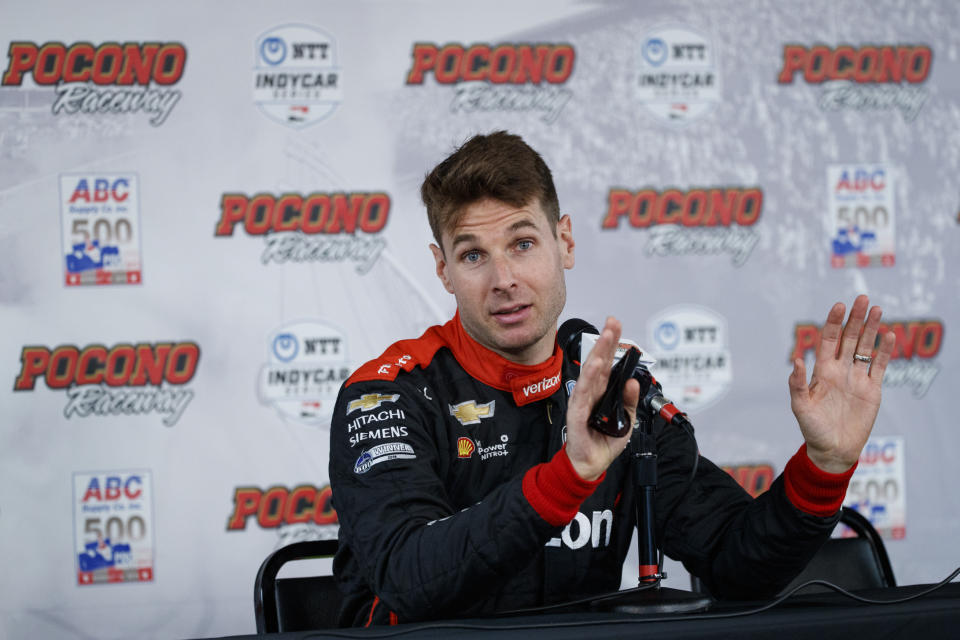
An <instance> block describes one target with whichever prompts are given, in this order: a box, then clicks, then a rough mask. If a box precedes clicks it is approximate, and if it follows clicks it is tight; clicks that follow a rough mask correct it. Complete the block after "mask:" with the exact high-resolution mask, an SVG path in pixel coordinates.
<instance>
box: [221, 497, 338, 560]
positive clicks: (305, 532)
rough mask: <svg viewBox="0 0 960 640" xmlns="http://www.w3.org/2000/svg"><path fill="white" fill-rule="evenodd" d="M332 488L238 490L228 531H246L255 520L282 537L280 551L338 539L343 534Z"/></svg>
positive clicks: (279, 537)
mask: <svg viewBox="0 0 960 640" xmlns="http://www.w3.org/2000/svg"><path fill="white" fill-rule="evenodd" d="M332 495H333V493H332V492H331V490H330V485H329V484H327V485H323V486H315V485H311V484H301V485H297V486H296V487H294V488H293V489H290V488H288V487H284V486H279V485H275V486H272V487H270V488H269V489H261V488H259V487H237V488H236V489H234V492H233V512H232V513H231V514H230V516H229V517H228V518H227V531H244V530H246V528H247V523H248V522H249V521H250V519H251V518H253V519H254V522H256V523H257V525H258V526H259V527H260V528H261V529H274V530H276V532H277V534H278V540H277V545H276V547H275V548H276V549H279V548H281V547H285V546H287V545H288V544H293V543H294V542H301V541H304V540H336V539H337V535H338V534H339V532H340V524H339V521H338V520H337V512H336V511H335V510H334V509H333V502H332V499H331V496H332Z"/></svg>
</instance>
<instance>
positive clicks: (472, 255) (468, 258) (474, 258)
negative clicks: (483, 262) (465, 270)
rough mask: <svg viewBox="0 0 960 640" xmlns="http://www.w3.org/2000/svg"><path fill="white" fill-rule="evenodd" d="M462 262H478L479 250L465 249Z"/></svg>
mask: <svg viewBox="0 0 960 640" xmlns="http://www.w3.org/2000/svg"><path fill="white" fill-rule="evenodd" d="M463 261H464V262H479V261H480V252H479V251H467V252H466V253H465V254H463Z"/></svg>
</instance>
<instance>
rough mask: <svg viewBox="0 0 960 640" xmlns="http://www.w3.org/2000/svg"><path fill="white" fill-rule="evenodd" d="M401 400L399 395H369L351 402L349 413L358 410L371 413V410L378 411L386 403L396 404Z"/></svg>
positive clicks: (348, 408)
mask: <svg viewBox="0 0 960 640" xmlns="http://www.w3.org/2000/svg"><path fill="white" fill-rule="evenodd" d="M399 398H400V394H399V393H395V394H393V395H384V394H381V393H367V394H364V395H362V396H360V397H359V398H357V399H356V400H351V401H350V404H348V405H347V413H348V414H350V413H353V412H354V411H356V410H357V409H360V411H370V409H376V408H377V407H379V406H380V405H381V404H383V403H384V402H396V401H397V400H398V399H399Z"/></svg>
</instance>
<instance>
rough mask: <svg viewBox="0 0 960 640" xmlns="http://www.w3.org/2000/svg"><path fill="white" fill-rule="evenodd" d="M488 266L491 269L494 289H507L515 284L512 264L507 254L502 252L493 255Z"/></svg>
mask: <svg viewBox="0 0 960 640" xmlns="http://www.w3.org/2000/svg"><path fill="white" fill-rule="evenodd" d="M490 266H491V269H492V278H493V290H494V291H509V290H510V289H512V288H513V287H516V286H517V281H516V278H515V277H514V274H513V265H512V264H511V263H510V258H509V257H508V256H506V255H503V254H499V255H496V256H493V257H492V259H491V260H490Z"/></svg>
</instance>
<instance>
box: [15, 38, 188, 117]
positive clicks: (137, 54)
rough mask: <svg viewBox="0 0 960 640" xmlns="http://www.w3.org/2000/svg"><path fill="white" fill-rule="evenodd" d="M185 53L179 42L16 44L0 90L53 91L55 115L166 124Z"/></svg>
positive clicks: (176, 94) (175, 100) (177, 94)
mask: <svg viewBox="0 0 960 640" xmlns="http://www.w3.org/2000/svg"><path fill="white" fill-rule="evenodd" d="M186 64H187V50H186V48H185V47H184V46H183V45H182V44H181V43H179V42H141V43H137V42H125V43H123V44H120V43H119V42H104V43H103V44H100V45H97V46H94V45H93V44H91V43H89V42H76V43H74V44H72V45H69V46H68V45H66V44H64V43H62V42H47V43H44V44H43V45H38V44H37V43H35V42H23V41H15V42H11V43H10V48H9V49H8V50H7V68H6V70H5V71H4V73H3V80H2V83H0V86H4V87H21V86H24V80H25V79H28V80H27V83H26V84H27V86H30V85H31V84H32V85H34V86H38V87H48V86H53V87H54V90H55V93H56V98H55V99H54V102H53V106H52V107H51V112H52V113H53V115H61V114H65V115H76V114H80V113H82V114H115V115H116V114H123V113H137V112H140V113H144V114H146V115H148V116H149V122H150V124H152V125H153V126H155V127H158V126H160V125H161V124H163V123H164V122H165V121H166V120H167V117H169V115H170V112H171V111H173V108H174V106H176V104H177V103H178V102H179V101H180V98H181V96H182V92H181V91H180V90H179V89H174V88H173V85H175V84H177V83H178V82H180V79H181V78H182V77H183V71H184V68H185V67H186Z"/></svg>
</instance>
